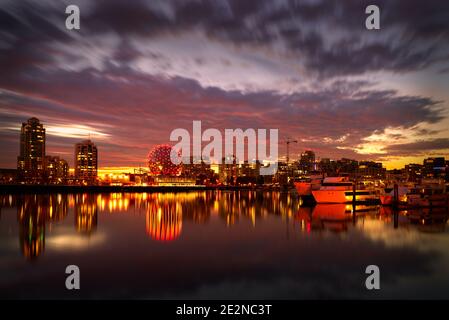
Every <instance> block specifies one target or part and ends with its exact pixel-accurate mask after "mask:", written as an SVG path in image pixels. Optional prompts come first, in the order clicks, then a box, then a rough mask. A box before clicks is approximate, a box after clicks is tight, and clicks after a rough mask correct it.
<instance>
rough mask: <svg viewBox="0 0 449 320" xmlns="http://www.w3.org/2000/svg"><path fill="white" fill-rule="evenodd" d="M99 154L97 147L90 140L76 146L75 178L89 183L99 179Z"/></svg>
mask: <svg viewBox="0 0 449 320" xmlns="http://www.w3.org/2000/svg"><path fill="white" fill-rule="evenodd" d="M97 170H98V153H97V147H96V146H95V144H94V143H93V142H92V141H90V140H85V141H83V142H80V143H77V144H76V145H75V178H76V179H78V180H82V181H84V182H87V183H93V182H95V180H96V179H97Z"/></svg>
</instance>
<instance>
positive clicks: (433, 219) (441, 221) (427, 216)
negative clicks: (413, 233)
mask: <svg viewBox="0 0 449 320" xmlns="http://www.w3.org/2000/svg"><path fill="white" fill-rule="evenodd" d="M407 211H408V212H407V218H408V220H409V221H410V223H411V224H412V225H416V226H417V229H418V230H419V231H421V232H426V233H441V232H444V231H445V230H446V224H447V220H448V212H447V211H446V208H423V209H412V210H407Z"/></svg>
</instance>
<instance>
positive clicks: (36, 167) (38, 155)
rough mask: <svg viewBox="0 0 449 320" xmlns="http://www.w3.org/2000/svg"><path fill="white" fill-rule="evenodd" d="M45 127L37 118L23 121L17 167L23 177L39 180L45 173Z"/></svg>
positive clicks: (34, 180) (33, 180)
mask: <svg viewBox="0 0 449 320" xmlns="http://www.w3.org/2000/svg"><path fill="white" fill-rule="evenodd" d="M44 158H45V128H44V126H43V125H42V124H41V123H40V122H39V119H37V118H30V119H28V121H27V122H24V123H22V128H21V131H20V155H19V156H18V157H17V169H18V171H19V175H20V177H21V178H22V179H24V180H26V181H32V182H38V181H40V180H41V179H42V177H43V174H44Z"/></svg>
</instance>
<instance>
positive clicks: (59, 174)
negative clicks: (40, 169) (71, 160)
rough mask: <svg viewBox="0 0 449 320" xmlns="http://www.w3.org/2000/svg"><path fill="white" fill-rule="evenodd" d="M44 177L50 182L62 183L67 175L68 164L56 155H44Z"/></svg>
mask: <svg viewBox="0 0 449 320" xmlns="http://www.w3.org/2000/svg"><path fill="white" fill-rule="evenodd" d="M44 163H45V177H46V179H47V180H48V182H50V183H58V184H59V183H64V182H65V181H66V180H67V178H68V176H69V164H68V163H67V161H66V160H64V159H61V158H60V157H57V156H45V161H44Z"/></svg>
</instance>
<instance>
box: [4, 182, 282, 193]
mask: <svg viewBox="0 0 449 320" xmlns="http://www.w3.org/2000/svg"><path fill="white" fill-rule="evenodd" d="M205 190H207V191H209V190H224V191H239V190H253V191H290V190H289V189H285V190H282V189H280V188H272V187H270V188H267V187H254V186H251V187H250V186H201V185H199V186H70V185H18V184H14V185H7V184H5V185H0V194H17V193H113V192H137V193H143V192H146V193H155V192H191V191H205Z"/></svg>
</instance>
